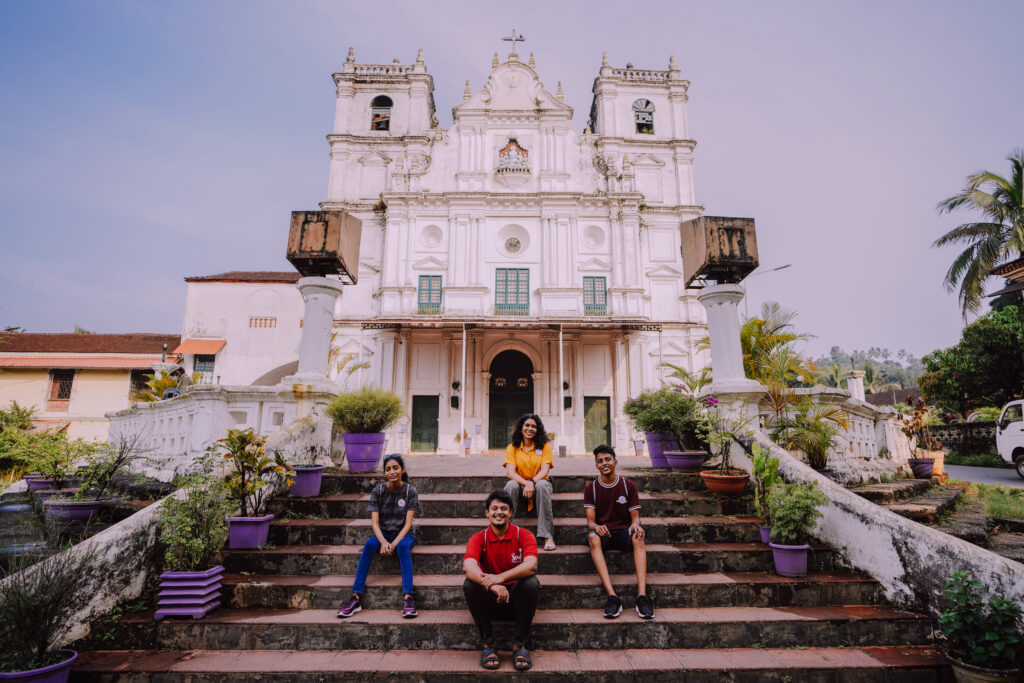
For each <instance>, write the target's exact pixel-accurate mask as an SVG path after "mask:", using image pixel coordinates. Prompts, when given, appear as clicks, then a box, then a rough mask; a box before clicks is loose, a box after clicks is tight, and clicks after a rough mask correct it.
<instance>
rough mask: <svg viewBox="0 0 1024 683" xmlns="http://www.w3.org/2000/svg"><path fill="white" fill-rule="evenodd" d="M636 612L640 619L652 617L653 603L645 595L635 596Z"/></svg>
mask: <svg viewBox="0 0 1024 683" xmlns="http://www.w3.org/2000/svg"><path fill="white" fill-rule="evenodd" d="M636 613H637V614H638V615H640V618H641V619H653V618H654V605H652V604H651V600H650V598H648V597H647V596H646V595H638V596H636ZM605 614H607V612H606V613H605Z"/></svg>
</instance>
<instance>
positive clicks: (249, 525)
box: [227, 515, 274, 548]
mask: <svg viewBox="0 0 1024 683" xmlns="http://www.w3.org/2000/svg"><path fill="white" fill-rule="evenodd" d="M227 519H228V547H229V548H259V547H260V546H261V545H264V544H265V543H266V542H267V536H268V535H269V534H270V520H272V519H274V515H263V516H262V517H228V518H227Z"/></svg>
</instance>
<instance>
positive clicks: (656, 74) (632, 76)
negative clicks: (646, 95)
mask: <svg viewBox="0 0 1024 683" xmlns="http://www.w3.org/2000/svg"><path fill="white" fill-rule="evenodd" d="M612 76H614V77H615V78H621V79H623V80H626V81H642V82H644V83H660V82H662V81H667V80H668V79H669V72H668V71H654V70H652V69H612Z"/></svg>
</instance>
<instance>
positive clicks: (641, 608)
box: [636, 595, 654, 619]
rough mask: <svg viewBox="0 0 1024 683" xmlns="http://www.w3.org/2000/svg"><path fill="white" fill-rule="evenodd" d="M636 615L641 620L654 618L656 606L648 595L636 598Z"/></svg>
mask: <svg viewBox="0 0 1024 683" xmlns="http://www.w3.org/2000/svg"><path fill="white" fill-rule="evenodd" d="M636 613H637V614H638V615H640V618H641V619H653V618H654V605H652V604H651V600H650V598H648V597H647V596H646V595H638V596H636Z"/></svg>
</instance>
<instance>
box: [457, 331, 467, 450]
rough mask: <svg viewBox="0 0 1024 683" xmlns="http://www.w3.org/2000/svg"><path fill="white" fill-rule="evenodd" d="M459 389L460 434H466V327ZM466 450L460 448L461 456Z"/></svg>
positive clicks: (463, 337)
mask: <svg viewBox="0 0 1024 683" xmlns="http://www.w3.org/2000/svg"><path fill="white" fill-rule="evenodd" d="M459 388H461V389H462V400H461V401H459V434H465V433H466V409H467V407H468V406H467V405H466V404H467V403H468V400H467V399H468V398H469V387H468V386H467V385H466V325H465V324H463V325H462V373H461V376H460V378H459ZM465 454H466V449H465V448H459V455H465Z"/></svg>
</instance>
